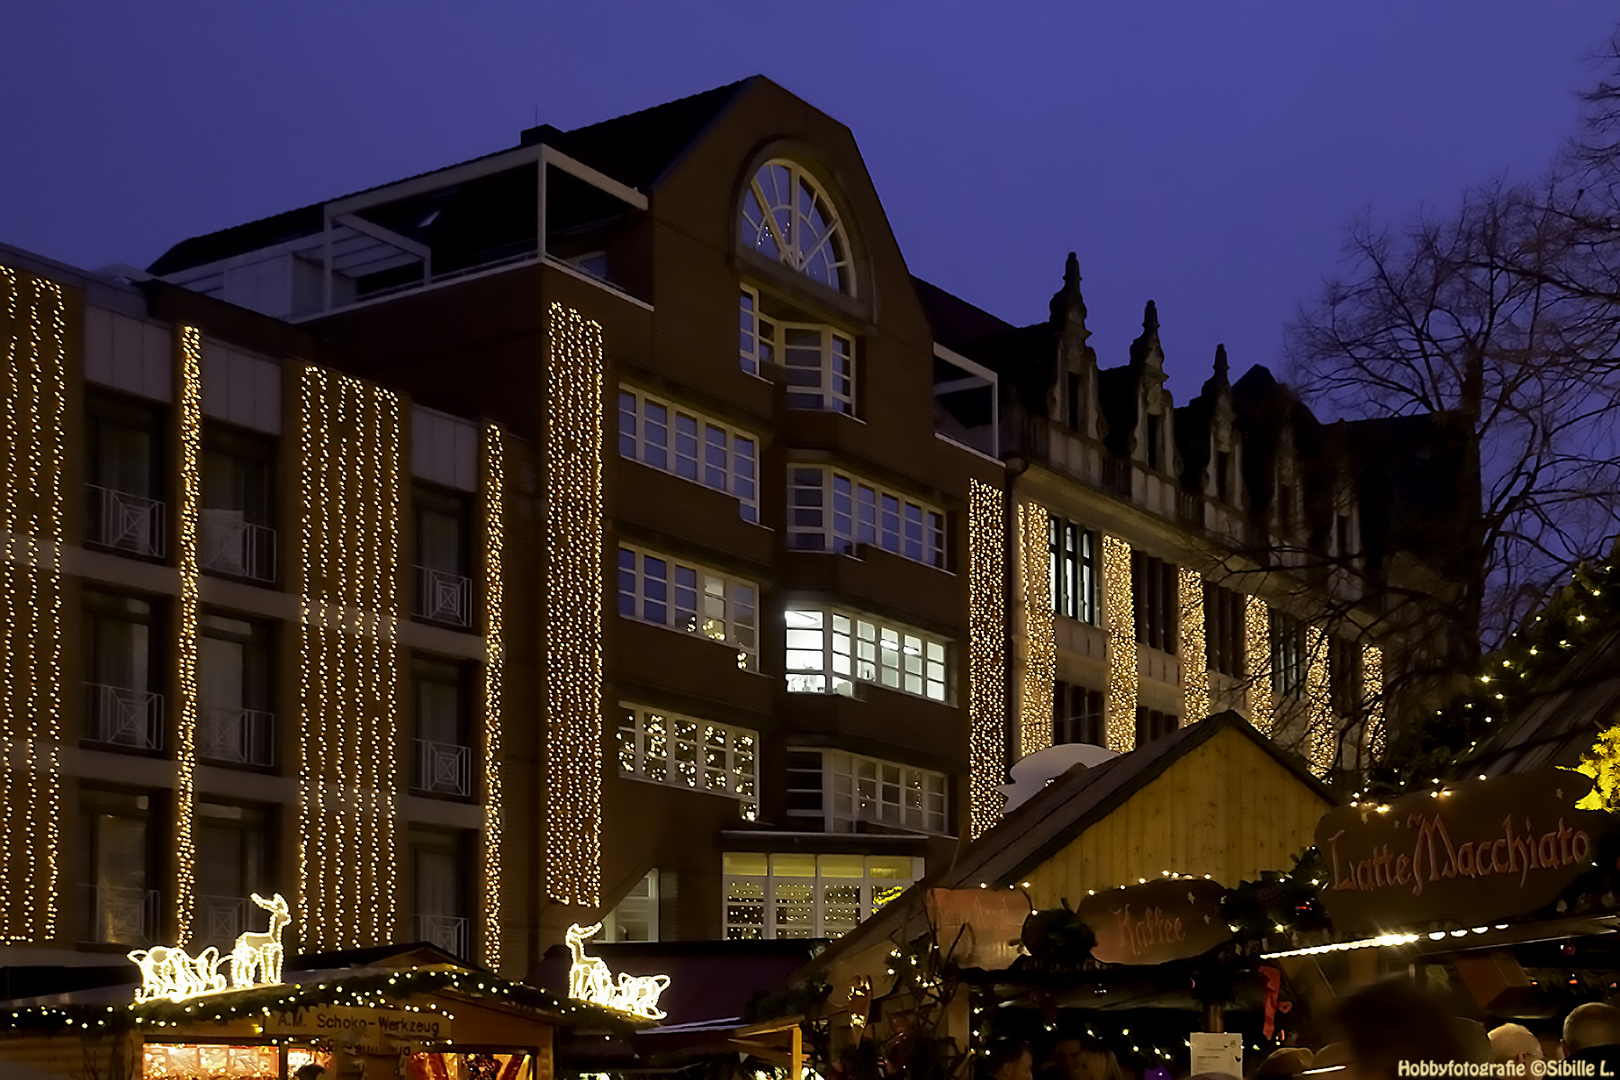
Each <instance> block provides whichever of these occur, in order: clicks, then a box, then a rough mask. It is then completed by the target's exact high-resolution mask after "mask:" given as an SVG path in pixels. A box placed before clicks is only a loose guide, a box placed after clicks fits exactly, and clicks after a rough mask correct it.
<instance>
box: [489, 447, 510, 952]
mask: <svg viewBox="0 0 1620 1080" xmlns="http://www.w3.org/2000/svg"><path fill="white" fill-rule="evenodd" d="M483 443H484V595H485V597H486V600H485V604H484V882H483V885H484V963H485V965H487V966H488V967H489V968H491V969H492V970H498V969H499V968H500V966H501V826H502V824H503V821H502V810H503V804H502V800H501V767H500V762H501V688H502V678H503V676H504V666H505V663H506V639H505V635H504V630H503V627H504V619H505V611H504V603H505V599H504V584H503V582H504V573H505V570H504V567H505V564H504V563H503V561H502V559H503V554H504V545H505V542H506V521H505V516H504V515H505V497H506V496H505V485H506V479H505V477H506V473H505V469H506V466H505V459H504V443H503V442H502V436H501V429H500V428H499V427H496V426H495V425H494V424H490V425H488V426H486V427H485V428H484V439H483Z"/></svg>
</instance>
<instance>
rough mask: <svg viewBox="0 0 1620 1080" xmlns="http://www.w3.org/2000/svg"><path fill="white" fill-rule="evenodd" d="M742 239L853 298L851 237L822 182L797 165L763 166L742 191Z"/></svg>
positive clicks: (774, 163) (781, 162)
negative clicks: (817, 181)
mask: <svg viewBox="0 0 1620 1080" xmlns="http://www.w3.org/2000/svg"><path fill="white" fill-rule="evenodd" d="M740 228H741V232H742V241H743V243H745V244H747V245H748V246H749V247H752V248H753V249H754V250H755V251H757V252H759V253H760V254H761V255H764V256H765V257H766V258H768V259H776V260H777V261H779V262H783V263H786V264H787V265H788V266H791V267H793V269H795V270H797V271H799V272H800V273H802V274H804V275H805V276H806V277H808V278H809V279H810V280H811V281H814V282H817V283H819V284H822V285H825V286H826V287H827V288H829V289H832V290H834V291H835V292H841V293H845V294H847V295H851V296H853V295H854V293H855V277H854V272H853V267H852V265H851V263H850V256H849V235H848V233H847V232H846V231H845V229H844V223H843V222H842V221H840V220H839V217H838V211H837V210H836V209H834V208H833V204H832V200H831V199H830V198H828V197H827V193H826V191H824V190H823V189H822V187H821V185H820V184H818V183H816V181H815V180H814V179H813V178H812V177H811V176H810V174H808V173H806V172H805V171H804V170H803V169H801V168H800V167H799V166H798V165H797V164H795V163H794V162H792V161H788V160H787V159H785V158H776V159H773V160H771V161H767V162H766V163H765V164H764V165H762V166H760V169H759V171H758V172H756V173H755V174H754V177H753V179H752V180H750V181H749V182H748V190H747V191H746V192H744V193H743V207H742V222H741V226H740Z"/></svg>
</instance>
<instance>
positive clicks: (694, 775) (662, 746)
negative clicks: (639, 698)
mask: <svg viewBox="0 0 1620 1080" xmlns="http://www.w3.org/2000/svg"><path fill="white" fill-rule="evenodd" d="M758 762H759V733H758V732H755V731H749V730H748V729H747V728H740V727H732V726H730V725H729V724H714V723H710V722H709V721H707V720H696V719H693V718H692V717H690V716H680V715H677V714H675V713H668V712H664V711H663V710H661V709H650V708H647V707H646V706H643V705H621V706H620V707H619V775H620V776H628V777H631V778H633V779H636V780H647V781H650V782H652V783H654V784H663V785H665V786H667V787H679V788H690V789H691V790H693V791H707V792H710V793H712V794H715V795H724V796H726V797H728V798H732V799H736V800H737V801H738V802H739V803H740V804H741V807H740V809H741V812H742V816H743V817H744V818H747V819H748V820H749V821H752V820H753V819H754V816H755V812H756V810H757V809H758V807H759V790H758V786H757V784H756V777H757V775H758V772H757V770H758Z"/></svg>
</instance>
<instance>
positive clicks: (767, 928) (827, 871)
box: [724, 852, 922, 941]
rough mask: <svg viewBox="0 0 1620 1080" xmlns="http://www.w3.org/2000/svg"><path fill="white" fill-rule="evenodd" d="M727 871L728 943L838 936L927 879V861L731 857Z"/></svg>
mask: <svg viewBox="0 0 1620 1080" xmlns="http://www.w3.org/2000/svg"><path fill="white" fill-rule="evenodd" d="M724 869H725V878H726V881H725V888H726V893H725V900H724V904H725V907H724V918H725V934H726V937H727V939H729V940H732V941H738V940H746V939H759V938H830V937H838V936H840V935H841V934H845V933H848V932H849V931H850V930H853V929H854V928H855V926H856V924H857V923H859V922H860V921H861V920H862V919H864V918H866V917H867V916H869V915H871V914H873V913H874V912H876V911H877V910H878V909H879V908H881V907H883V905H884V904H887V903H889V902H890V901H892V900H893V899H894V898H895V897H897V896H899V895H900V894H901V893H902V892H905V890H906V889H907V888H908V887H909V886H910V885H911V884H912V883H913V882H915V881H916V880H917V879H918V878H919V877H921V876H922V860H921V859H918V858H913V857H912V856H909V855H809V854H797V853H796V854H791V855H764V854H754V853H752V852H727V853H726V854H725V857H724Z"/></svg>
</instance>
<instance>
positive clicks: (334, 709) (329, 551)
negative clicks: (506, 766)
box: [298, 367, 401, 949]
mask: <svg viewBox="0 0 1620 1080" xmlns="http://www.w3.org/2000/svg"><path fill="white" fill-rule="evenodd" d="M299 408H300V416H299V428H300V431H299V439H300V446H301V450H302V453H303V462H304V468H303V476H302V486H301V491H300V503H301V536H300V548H299V551H300V561H299V585H298V587H299V592H300V594H301V603H302V616H303V618H302V626H301V628H300V635H299V677H300V685H299V747H298V789H299V822H298V836H299V850H298V854H299V876H298V881H299V912H298V925H299V927H300V930H301V933H302V936H303V941H302V942H301V945H302V947H303V948H305V949H344V948H356V947H360V946H365V945H372V944H376V943H378V942H384V941H390V940H393V938H394V936H395V934H396V932H397V929H398V928H397V927H396V925H395V893H396V888H397V885H398V868H397V859H396V850H395V849H396V837H395V832H396V829H395V823H396V815H397V806H398V799H399V791H398V787H399V783H398V774H399V767H398V760H397V753H398V750H397V748H398V746H399V740H400V730H399V728H400V724H399V709H398V693H399V637H398V627H399V617H400V595H399V572H400V570H399V568H400V565H401V562H400V550H399V549H400V439H401V430H400V402H399V399H398V397H396V396H395V395H393V394H391V393H389V392H388V391H386V390H382V389H379V388H377V387H374V386H370V385H368V384H366V383H364V382H361V381H360V380H358V379H351V378H349V377H347V376H344V375H338V374H335V373H331V372H326V371H322V370H321V369H319V368H314V367H306V368H304V369H303V371H302V372H301V373H300V375H299Z"/></svg>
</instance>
